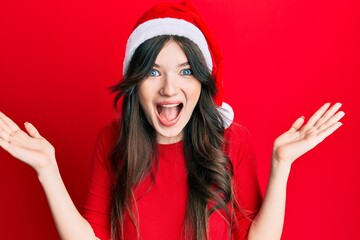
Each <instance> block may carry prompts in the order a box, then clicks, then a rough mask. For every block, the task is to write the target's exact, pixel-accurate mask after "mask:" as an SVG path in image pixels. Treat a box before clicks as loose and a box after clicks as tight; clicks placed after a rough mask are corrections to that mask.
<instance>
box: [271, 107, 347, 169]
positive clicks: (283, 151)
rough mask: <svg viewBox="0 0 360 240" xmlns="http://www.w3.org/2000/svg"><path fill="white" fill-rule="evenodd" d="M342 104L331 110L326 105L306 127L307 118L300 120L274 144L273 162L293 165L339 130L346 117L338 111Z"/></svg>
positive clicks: (313, 116)
mask: <svg viewBox="0 0 360 240" xmlns="http://www.w3.org/2000/svg"><path fill="white" fill-rule="evenodd" d="M340 107H341V103H336V104H334V105H333V106H332V107H331V108H330V103H326V104H324V105H323V106H322V107H321V108H319V110H317V111H316V112H315V113H314V115H312V117H311V118H310V119H309V121H308V122H307V123H306V124H305V125H304V122H305V118H304V117H300V118H298V119H297V120H296V121H295V122H294V124H293V125H292V126H291V128H290V129H289V130H288V131H287V132H285V133H283V134H282V135H280V136H279V137H278V138H277V139H276V140H275V142H274V148H273V161H275V162H276V163H285V164H289V165H291V164H292V163H293V162H294V161H295V160H296V159H297V158H298V157H300V156H301V155H303V154H304V153H306V152H307V151H309V150H311V149H312V148H314V147H315V146H316V145H318V144H319V143H320V142H322V141H323V140H324V139H325V138H326V137H328V136H329V135H331V134H332V133H333V132H334V131H335V130H337V129H338V128H339V127H340V126H341V125H342V123H341V122H339V121H340V119H341V118H342V117H343V116H344V115H345V113H344V112H343V111H338V110H339V109H340Z"/></svg>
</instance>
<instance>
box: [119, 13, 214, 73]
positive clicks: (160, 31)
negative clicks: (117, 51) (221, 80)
mask: <svg viewBox="0 0 360 240" xmlns="http://www.w3.org/2000/svg"><path fill="white" fill-rule="evenodd" d="M161 35H176V36H182V37H186V38H188V39H190V40H191V41H193V42H194V43H195V44H196V45H198V47H199V48H200V50H201V52H202V53H203V55H204V57H205V61H206V63H207V66H208V68H209V70H210V72H212V66H213V64H212V58H211V54H210V51H209V48H208V45H207V42H206V39H205V37H204V35H203V33H202V32H201V31H200V29H199V28H197V27H196V26H195V25H194V24H192V23H190V22H187V21H185V20H182V19H177V18H155V19H152V20H149V21H146V22H144V23H142V24H140V25H139V26H138V27H137V28H136V29H135V30H134V31H133V32H132V33H131V35H130V37H129V39H128V41H127V44H126V52H125V58H124V67H123V74H124V75H125V74H126V71H127V69H128V67H129V63H130V60H131V58H132V56H133V54H134V52H135V50H136V49H137V48H138V47H139V46H140V45H141V44H142V43H143V42H145V41H146V40H149V39H150V38H153V37H156V36H161Z"/></svg>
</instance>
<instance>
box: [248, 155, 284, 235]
mask: <svg viewBox="0 0 360 240" xmlns="http://www.w3.org/2000/svg"><path fill="white" fill-rule="evenodd" d="M289 173H290V165H289V164H284V163H283V164H280V163H278V162H276V161H274V160H273V161H272V166H271V172H270V178H269V183H268V187H267V190H266V194H265V197H264V201H263V204H262V206H261V209H260V211H259V213H258V215H257V216H256V218H255V219H254V222H253V223H252V224H251V227H250V230H249V237H248V239H249V240H278V239H280V238H281V233H282V229H283V225H284V216H285V201H286V184H287V180H288V177H289Z"/></svg>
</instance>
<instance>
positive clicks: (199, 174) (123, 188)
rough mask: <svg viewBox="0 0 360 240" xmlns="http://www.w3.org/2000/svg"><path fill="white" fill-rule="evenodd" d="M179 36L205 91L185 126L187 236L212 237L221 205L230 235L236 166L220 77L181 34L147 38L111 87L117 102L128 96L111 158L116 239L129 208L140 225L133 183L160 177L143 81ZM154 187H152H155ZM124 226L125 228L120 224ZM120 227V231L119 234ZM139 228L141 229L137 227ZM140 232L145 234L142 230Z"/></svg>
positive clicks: (194, 237)
mask: <svg viewBox="0 0 360 240" xmlns="http://www.w3.org/2000/svg"><path fill="white" fill-rule="evenodd" d="M169 41H174V42H176V43H177V44H179V46H180V47H181V48H182V50H183V51H184V52H185V54H186V56H187V59H188V61H189V64H190V66H191V69H192V71H193V74H194V76H195V78H196V79H197V80H198V81H200V82H201V93H200V98H199V100H198V103H197V105H196V106H195V109H194V111H193V113H192V116H191V118H190V120H189V122H188V123H187V125H186V126H185V129H184V139H183V141H184V155H185V159H186V168H187V178H188V180H187V182H188V191H189V192H188V199H187V209H186V220H185V223H184V224H185V228H184V233H185V237H186V239H194V240H204V239H209V236H208V233H209V229H208V220H209V216H210V215H211V214H212V213H213V212H215V211H218V212H219V213H220V214H221V215H222V216H223V217H224V219H226V221H228V224H229V232H228V234H229V238H230V237H231V227H232V225H233V223H232V222H233V217H232V214H231V211H230V208H231V207H233V206H234V204H235V201H234V194H233V189H232V176H233V166H232V164H231V162H230V160H229V158H228V157H227V156H226V155H225V154H224V152H223V151H222V147H223V136H224V127H223V126H224V123H223V120H222V116H220V114H219V112H218V111H217V109H216V107H217V106H216V104H215V103H214V101H213V96H214V94H216V86H215V82H214V80H213V78H212V76H211V73H210V72H209V70H208V68H207V65H206V62H205V59H204V56H203V54H202V52H201V51H200V49H199V48H198V46H197V45H196V44H194V43H193V42H192V41H191V40H189V39H187V38H184V37H180V36H169V35H164V36H158V37H154V38H152V39H149V40H147V41H145V42H144V43H142V44H141V45H140V46H139V47H138V48H137V49H136V51H135V53H134V55H133V57H132V59H131V61H130V64H129V68H128V71H127V73H126V75H125V76H124V79H122V81H121V82H120V83H119V84H117V85H115V86H113V87H112V91H113V92H115V93H116V97H115V99H114V105H115V107H116V106H117V103H118V101H119V100H120V98H123V103H122V110H121V111H122V112H121V118H119V119H120V120H119V121H120V124H119V126H120V135H119V138H118V139H117V142H116V144H115V146H114V148H113V151H112V153H111V156H110V159H111V164H112V167H113V170H114V172H115V182H114V186H113V190H112V203H111V233H112V238H113V239H119V238H122V239H123V238H124V236H123V232H124V231H123V230H124V229H123V223H124V215H125V212H126V211H127V212H128V213H129V215H130V217H131V219H132V221H133V223H134V225H135V227H136V229H137V230H138V229H139V228H138V224H137V221H136V213H134V211H133V210H132V209H133V208H132V206H133V204H134V205H135V211H136V199H135V197H134V194H133V191H132V190H133V187H134V186H135V185H136V184H137V183H138V182H139V181H140V180H142V179H143V178H144V177H149V176H150V177H152V178H153V179H154V178H156V171H152V167H153V166H154V164H155V169H157V166H158V159H157V152H156V151H157V147H156V131H155V129H154V128H153V127H152V126H151V125H150V124H149V122H148V121H147V119H146V117H145V114H144V112H143V109H142V108H141V106H140V103H139V97H138V87H139V85H140V84H141V82H142V81H143V79H145V78H147V77H148V76H149V74H150V71H151V69H152V68H153V66H154V63H155V60H156V57H157V55H158V54H159V52H160V51H161V49H162V48H163V46H164V45H165V44H166V43H167V42H169ZM150 190H151V189H150ZM119 227H120V229H119ZM119 231H120V232H121V236H119ZM138 233H139V230H138ZM139 237H140V236H139Z"/></svg>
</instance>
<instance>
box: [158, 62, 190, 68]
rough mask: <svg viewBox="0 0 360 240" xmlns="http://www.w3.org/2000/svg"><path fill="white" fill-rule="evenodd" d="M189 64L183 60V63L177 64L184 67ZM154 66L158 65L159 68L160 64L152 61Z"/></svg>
mask: <svg viewBox="0 0 360 240" xmlns="http://www.w3.org/2000/svg"><path fill="white" fill-rule="evenodd" d="M188 65H189V66H190V63H189V62H184V63H180V64H179V65H178V67H185V66H188ZM154 67H158V68H160V67H161V66H160V65H159V64H157V63H154Z"/></svg>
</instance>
